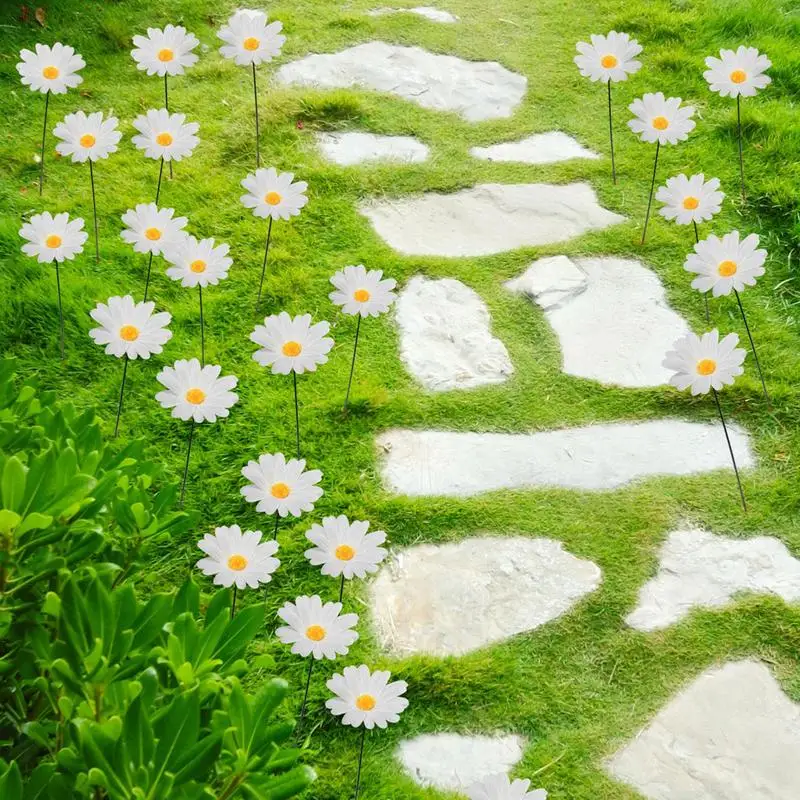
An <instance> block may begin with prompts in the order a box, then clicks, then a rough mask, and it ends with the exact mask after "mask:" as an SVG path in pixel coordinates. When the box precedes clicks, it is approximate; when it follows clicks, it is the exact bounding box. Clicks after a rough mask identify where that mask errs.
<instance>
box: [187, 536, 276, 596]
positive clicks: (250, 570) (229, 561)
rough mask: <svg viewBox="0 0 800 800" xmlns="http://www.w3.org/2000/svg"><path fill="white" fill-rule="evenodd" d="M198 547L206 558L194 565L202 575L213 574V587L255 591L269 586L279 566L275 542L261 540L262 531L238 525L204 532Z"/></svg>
mask: <svg viewBox="0 0 800 800" xmlns="http://www.w3.org/2000/svg"><path fill="white" fill-rule="evenodd" d="M197 546H198V547H199V548H200V549H201V550H202V551H203V552H204V553H205V554H206V555H207V556H208V557H207V558H201V559H200V560H199V561H198V562H197V568H198V569H200V570H201V571H202V572H203V574H204V575H213V576H214V584H215V585H216V586H225V587H229V586H232V585H234V584H235V585H236V588H237V589H244V588H245V587H246V586H249V587H250V588H251V589H257V588H258V587H259V585H261V584H262V583H269V582H270V581H271V580H272V575H273V573H274V572H275V570H276V569H278V567H279V566H280V565H281V562H280V561H279V560H278V559H277V558H275V557H274V556H275V553H277V552H278V543H277V542H276V541H273V540H269V541H266V542H262V541H261V531H245V532H244V533H242V529H241V528H240V527H239V526H238V525H231V526H230V527H228V528H226V527H222V528H217V529H216V530H215V531H214V533H213V535H212V534H210V533H207V534H206V535H205V536H204V537H203V538H202V540H201V541H199V542H198V543H197Z"/></svg>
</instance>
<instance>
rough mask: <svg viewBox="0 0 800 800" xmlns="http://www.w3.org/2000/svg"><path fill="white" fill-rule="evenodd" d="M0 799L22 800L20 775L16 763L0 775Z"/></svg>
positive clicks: (13, 762) (12, 763)
mask: <svg viewBox="0 0 800 800" xmlns="http://www.w3.org/2000/svg"><path fill="white" fill-rule="evenodd" d="M0 797H2V798H3V800H22V775H21V774H20V771H19V767H18V766H17V762H16V761H12V762H11V765H10V766H9V767H8V769H7V770H6V771H5V773H3V775H0Z"/></svg>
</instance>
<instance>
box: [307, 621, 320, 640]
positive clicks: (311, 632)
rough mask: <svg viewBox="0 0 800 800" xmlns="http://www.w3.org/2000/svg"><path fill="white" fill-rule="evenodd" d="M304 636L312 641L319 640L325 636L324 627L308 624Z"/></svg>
mask: <svg viewBox="0 0 800 800" xmlns="http://www.w3.org/2000/svg"><path fill="white" fill-rule="evenodd" d="M306 638H307V639H311V641H312V642H321V641H322V640H323V639H324V638H325V628H323V627H322V625H309V626H308V627H307V628H306Z"/></svg>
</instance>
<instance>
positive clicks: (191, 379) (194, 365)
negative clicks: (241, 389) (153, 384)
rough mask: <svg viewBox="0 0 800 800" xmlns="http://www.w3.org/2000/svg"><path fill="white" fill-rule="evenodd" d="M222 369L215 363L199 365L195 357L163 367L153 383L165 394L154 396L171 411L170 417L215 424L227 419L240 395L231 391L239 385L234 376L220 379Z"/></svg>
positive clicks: (162, 405)
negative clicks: (156, 383)
mask: <svg viewBox="0 0 800 800" xmlns="http://www.w3.org/2000/svg"><path fill="white" fill-rule="evenodd" d="M220 372H222V367H220V366H218V365H217V364H206V365H205V366H204V367H201V366H200V362H199V361H198V360H197V359H196V358H192V359H189V360H188V361H186V360H185V359H180V360H178V361H176V362H175V364H173V366H171V367H164V369H162V370H161V372H159V373H158V375H156V380H157V381H158V382H159V383H160V384H161V385H162V386H164V387H165V389H166V390H165V391H163V392H159V393H158V394H157V395H156V400H158V402H159V403H161V407H162V408H171V409H172V416H173V417H177V418H178V419H182V420H190V419H193V420H194V421H195V422H216V421H217V418H218V417H227V416H228V413H229V410H230V408H231V406H233V405H235V404H236V403H237V402H238V400H239V395H238V394H236V393H235V392H233V391H231V390H232V389H235V388H236V384H237V383H238V381H237V379H236V377H235V376H234V375H225V376H223V377H222V378H220V376H219V373H220Z"/></svg>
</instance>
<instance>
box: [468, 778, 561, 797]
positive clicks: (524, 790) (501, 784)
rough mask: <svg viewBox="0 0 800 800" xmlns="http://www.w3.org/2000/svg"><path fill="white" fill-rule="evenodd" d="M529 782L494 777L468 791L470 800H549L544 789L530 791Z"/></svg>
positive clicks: (474, 785) (471, 787) (480, 782)
mask: <svg viewBox="0 0 800 800" xmlns="http://www.w3.org/2000/svg"><path fill="white" fill-rule="evenodd" d="M530 785H531V782H530V781H529V780H527V779H526V780H515V781H512V780H511V779H510V778H509V777H508V775H502V774H501V775H492V776H491V777H489V778H485V779H484V780H482V781H479V782H478V783H476V784H473V785H472V786H470V787H469V788H468V789H467V797H468V798H469V800H547V792H546V791H545V790H544V789H535V790H534V791H532V792H529V791H528V788H529V787H530Z"/></svg>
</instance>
